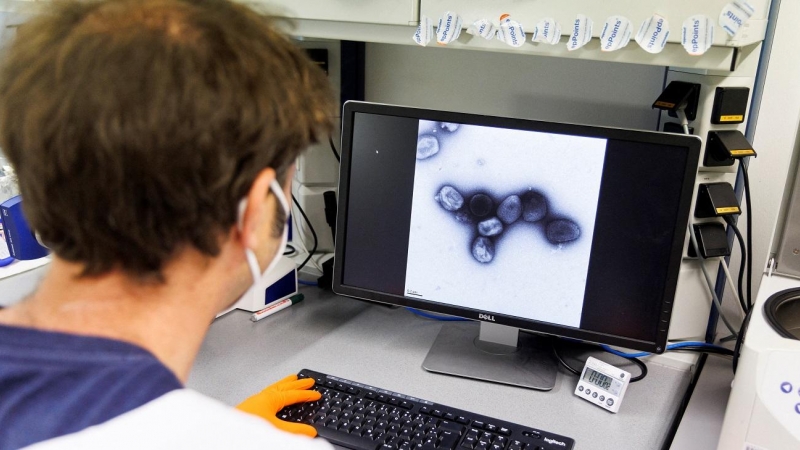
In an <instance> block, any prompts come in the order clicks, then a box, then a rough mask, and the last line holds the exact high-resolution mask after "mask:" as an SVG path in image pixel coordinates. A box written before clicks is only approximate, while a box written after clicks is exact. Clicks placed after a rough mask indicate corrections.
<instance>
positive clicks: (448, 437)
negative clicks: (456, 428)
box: [436, 431, 461, 450]
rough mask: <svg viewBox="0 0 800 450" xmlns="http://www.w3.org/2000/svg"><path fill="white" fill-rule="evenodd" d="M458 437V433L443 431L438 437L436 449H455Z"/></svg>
mask: <svg viewBox="0 0 800 450" xmlns="http://www.w3.org/2000/svg"><path fill="white" fill-rule="evenodd" d="M460 437H461V435H460V434H459V433H455V432H452V431H443V432H442V435H441V436H440V437H439V444H438V445H437V446H436V447H437V448H441V449H448V450H453V449H454V448H456V445H457V444H458V438H460Z"/></svg>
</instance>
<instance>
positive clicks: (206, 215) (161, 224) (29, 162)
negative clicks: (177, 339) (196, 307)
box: [0, 0, 332, 279]
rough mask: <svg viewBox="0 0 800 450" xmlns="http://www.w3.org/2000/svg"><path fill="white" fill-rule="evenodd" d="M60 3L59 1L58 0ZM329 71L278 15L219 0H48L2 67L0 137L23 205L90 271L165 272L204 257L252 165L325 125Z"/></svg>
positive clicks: (54, 243)
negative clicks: (181, 253) (172, 264)
mask: <svg viewBox="0 0 800 450" xmlns="http://www.w3.org/2000/svg"><path fill="white" fill-rule="evenodd" d="M59 3H60V2H59ZM331 98H332V97H331V94H330V88H329V86H328V82H327V79H326V78H325V76H324V74H323V73H322V71H321V70H320V69H319V68H317V67H315V66H314V65H313V64H312V63H311V62H310V61H309V60H308V58H307V57H306V55H305V53H304V52H303V51H302V50H300V49H298V48H296V47H295V46H294V45H293V44H292V43H291V41H289V40H288V39H287V38H286V37H285V36H284V35H283V34H282V33H281V32H280V31H278V30H277V29H276V28H275V25H274V24H273V23H272V22H271V21H270V20H268V19H266V18H265V17H262V16H261V15H259V14H257V13H255V12H254V11H252V10H250V9H248V8H247V7H244V6H242V5H238V4H235V3H231V2H229V1H226V0H110V1H100V2H85V1H82V2H74V3H67V4H59V5H56V6H54V11H53V12H52V14H47V15H45V16H43V17H40V18H37V19H35V20H32V21H31V22H29V23H27V24H25V25H23V26H22V27H20V29H19V31H18V34H17V38H16V41H15V42H14V44H13V45H12V47H11V48H10V49H9V51H8V53H7V55H6V60H5V61H4V66H3V68H2V72H0V146H2V148H3V151H4V152H5V153H6V155H7V156H8V158H9V159H10V161H11V163H12V165H13V166H14V168H15V169H16V172H17V174H18V176H19V182H20V191H21V194H22V198H23V204H24V209H25V214H26V217H27V219H28V221H29V222H30V224H31V226H32V228H34V229H35V230H36V231H37V232H38V233H39V234H40V236H41V238H42V240H43V241H44V242H45V243H46V244H47V245H48V246H49V247H50V248H51V249H52V250H53V251H54V252H55V253H56V254H57V255H58V256H59V257H61V258H64V259H66V260H68V261H73V262H79V263H81V264H83V266H84V275H86V276H92V275H98V274H103V273H107V272H108V271H110V270H112V269H121V270H123V271H124V272H125V273H127V274H129V275H132V276H135V277H137V278H152V277H155V278H156V279H159V278H160V276H161V269H162V268H163V265H164V263H165V262H167V261H168V260H169V259H170V258H171V257H172V256H173V255H174V254H175V252H176V251H178V250H180V249H181V248H183V247H184V246H186V245H192V246H194V247H195V248H197V249H198V250H200V251H201V252H202V253H204V254H206V255H210V256H214V255H216V254H218V253H219V250H220V238H221V236H222V233H224V232H226V231H227V230H228V229H230V227H231V226H233V224H234V223H235V221H236V205H237V203H238V201H239V199H241V198H242V197H244V196H245V194H246V193H247V191H248V189H249V188H250V186H251V184H252V182H253V181H254V179H255V176H256V175H257V174H258V172H259V171H260V170H262V169H264V168H266V167H272V168H274V169H275V170H276V172H277V173H278V179H279V180H281V181H283V180H284V179H285V172H286V170H287V169H288V167H290V166H291V164H292V162H293V161H294V160H295V159H296V158H297V156H298V154H299V153H300V151H301V150H302V149H304V148H305V147H306V146H308V145H309V144H310V143H312V142H314V141H316V140H317V138H318V137H321V134H322V133H327V132H329V131H330V127H331V119H330V118H329V117H330V116H331V108H332V102H331Z"/></svg>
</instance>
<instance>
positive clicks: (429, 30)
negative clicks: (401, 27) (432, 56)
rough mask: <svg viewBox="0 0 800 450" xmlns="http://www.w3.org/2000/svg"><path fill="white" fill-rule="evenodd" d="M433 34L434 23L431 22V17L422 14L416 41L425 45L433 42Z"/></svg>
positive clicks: (415, 36) (416, 32)
mask: <svg viewBox="0 0 800 450" xmlns="http://www.w3.org/2000/svg"><path fill="white" fill-rule="evenodd" d="M432 36H433V23H431V19H430V17H427V16H422V17H420V18H419V26H418V27H417V31H415V32H414V36H412V39H414V42H416V43H417V44H419V45H421V46H423V47H425V46H426V45H428V44H429V43H430V42H431V37H432Z"/></svg>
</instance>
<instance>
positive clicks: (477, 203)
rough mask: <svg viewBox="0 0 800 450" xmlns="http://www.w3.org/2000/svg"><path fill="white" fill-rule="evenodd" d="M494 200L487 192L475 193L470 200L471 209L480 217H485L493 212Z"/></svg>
mask: <svg viewBox="0 0 800 450" xmlns="http://www.w3.org/2000/svg"><path fill="white" fill-rule="evenodd" d="M492 207H494V202H493V201H492V198H491V197H489V196H488V195H486V194H475V195H473V196H472V198H471V199H470V201H469V210H470V211H471V212H472V214H475V215H476V216H478V217H484V216H485V215H487V214H489V213H490V212H492Z"/></svg>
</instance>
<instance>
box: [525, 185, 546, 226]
mask: <svg viewBox="0 0 800 450" xmlns="http://www.w3.org/2000/svg"><path fill="white" fill-rule="evenodd" d="M546 215H547V200H546V199H545V198H544V196H543V195H542V194H540V193H538V192H528V193H526V194H525V195H524V196H523V197H522V219H523V220H524V221H526V222H538V221H540V220H542V219H543V218H544V216H546Z"/></svg>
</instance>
